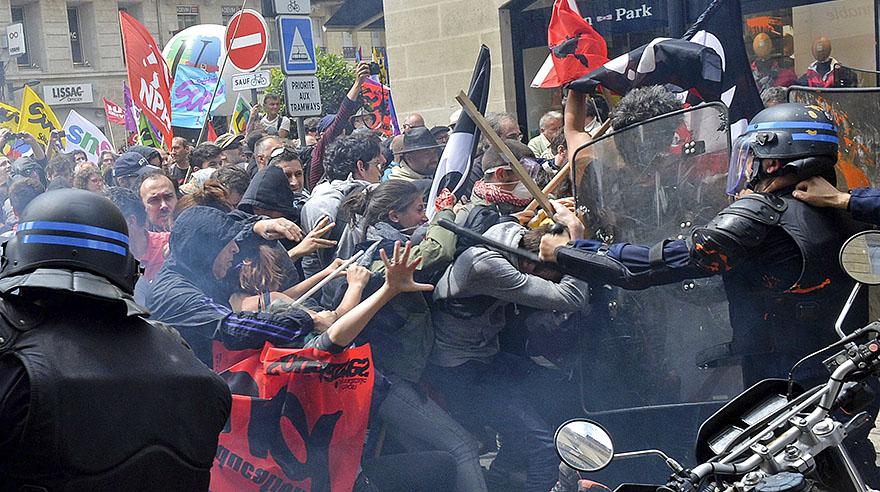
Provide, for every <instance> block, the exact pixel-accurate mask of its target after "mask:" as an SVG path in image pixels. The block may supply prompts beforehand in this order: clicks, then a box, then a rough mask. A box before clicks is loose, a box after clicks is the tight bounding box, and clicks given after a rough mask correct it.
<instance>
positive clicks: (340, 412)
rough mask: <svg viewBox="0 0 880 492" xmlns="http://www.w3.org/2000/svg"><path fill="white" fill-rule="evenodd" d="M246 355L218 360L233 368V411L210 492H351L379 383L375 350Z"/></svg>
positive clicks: (229, 372) (228, 374)
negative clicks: (373, 398) (269, 491)
mask: <svg viewBox="0 0 880 492" xmlns="http://www.w3.org/2000/svg"><path fill="white" fill-rule="evenodd" d="M246 352H247V354H246V355H245V358H243V359H240V357H234V358H232V359H224V360H223V361H222V362H221V364H222V365H224V366H225V365H227V364H228V363H232V365H231V366H230V367H228V368H227V369H226V370H225V371H224V372H223V373H221V374H220V375H221V376H222V377H223V378H224V379H225V380H226V383H227V384H228V385H229V389H230V390H231V391H232V412H231V414H230V415H229V422H228V423H227V425H226V429H224V430H223V432H221V433H220V438H219V442H218V446H217V455H216V457H215V459H214V468H213V469H212V470H211V490H213V491H214V492H258V491H261V490H277V491H283V490H291V491H293V490H296V491H304V492H325V491H332V492H342V491H350V490H351V489H352V487H353V486H354V482H355V478H356V477H357V472H358V468H359V465H360V461H361V455H362V453H363V448H364V437H365V435H366V428H367V419H368V418H369V413H370V401H371V399H372V391H373V383H374V378H375V368H374V367H373V359H372V354H371V352H370V346H369V345H362V346H359V347H354V348H349V349H347V350H345V351H343V352H341V353H339V354H330V353H327V352H321V351H319V350H317V349H289V348H275V347H272V346H271V345H269V344H266V346H265V347H263V350H262V351H246ZM254 352H256V353H254ZM216 356H217V354H216V352H215V363H217V362H220V360H218V359H217V358H216ZM238 359H240V360H238ZM236 360H238V362H234V361H236Z"/></svg>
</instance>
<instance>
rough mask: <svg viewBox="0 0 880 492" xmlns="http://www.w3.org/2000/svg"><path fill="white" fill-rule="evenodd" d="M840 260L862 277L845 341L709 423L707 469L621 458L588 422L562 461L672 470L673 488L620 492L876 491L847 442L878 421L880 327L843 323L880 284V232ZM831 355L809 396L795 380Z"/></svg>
mask: <svg viewBox="0 0 880 492" xmlns="http://www.w3.org/2000/svg"><path fill="white" fill-rule="evenodd" d="M840 263H841V266H842V267H843V269H844V271H846V273H847V274H848V275H849V276H850V277H851V278H853V279H854V280H855V281H856V285H855V287H854V288H853V292H852V294H851V295H850V298H849V300H848V302H847V303H846V305H845V306H844V307H843V310H842V311H841V313H840V316H839V317H838V319H837V323H836V325H835V330H836V331H837V333H838V335H840V337H841V339H840V340H839V341H837V342H835V343H833V344H831V345H829V346H828V347H825V348H824V349H822V350H819V351H817V352H815V353H812V354H809V355H807V356H806V357H804V358H803V359H801V360H800V361H799V362H798V363H797V364H795V366H794V367H793V368H792V371H791V372H790V373H789V377H788V379H768V380H764V381H761V382H759V383H757V384H756V385H754V386H752V387H751V388H749V389H747V390H746V391H744V392H743V393H741V394H740V395H739V396H737V397H736V398H734V399H733V400H731V401H730V402H728V403H727V404H726V405H724V406H723V407H722V408H721V409H720V410H718V411H717V412H716V413H715V414H714V415H712V416H711V417H709V419H707V420H706V421H705V422H703V424H702V425H701V426H700V430H699V433H698V437H697V443H696V458H697V461H698V462H700V464H699V465H697V466H695V467H693V468H690V469H686V468H684V467H683V466H682V465H681V464H680V463H679V462H678V461H676V460H675V459H673V458H671V457H669V456H667V455H666V454H665V453H663V452H662V451H660V450H656V449H648V450H642V451H633V452H623V453H617V452H615V450H614V445H613V442H612V439H611V436H610V434H609V433H608V432H607V431H606V430H605V429H604V428H603V427H602V425H600V424H599V423H597V422H594V421H591V420H587V419H574V420H570V421H568V422H566V423H564V424H563V425H562V426H560V427H559V429H558V430H557V431H556V436H555V443H556V450H557V453H558V454H559V457H560V459H561V460H562V461H563V462H564V463H565V464H566V465H568V466H569V467H571V468H574V469H575V470H578V471H580V472H597V471H599V470H602V469H603V468H605V467H606V466H608V464H610V463H611V462H612V461H614V460H623V459H631V458H636V457H643V456H658V457H660V458H662V459H663V460H664V461H665V463H666V465H668V467H669V468H670V469H671V470H672V475H671V476H670V478H669V479H668V480H667V482H666V484H665V485H659V484H657V485H647V484H641V485H640V484H631V483H630V484H622V485H620V486H619V487H618V488H617V489H616V492H698V491H700V492H702V491H709V490H711V491H719V492H868V491H869V490H870V489H869V488H868V487H867V485H866V484H865V481H864V480H863V479H862V477H861V475H860V473H859V471H858V470H857V469H856V467H855V464H854V461H853V459H852V458H851V456H850V454H849V453H848V451H847V450H846V449H845V448H844V446H843V444H844V440H845V439H846V437H847V436H848V435H850V434H852V433H853V432H854V431H855V430H856V429H858V428H860V427H862V426H863V425H865V424H868V423H869V422H870V418H869V416H868V414H867V412H864V409H865V408H866V407H867V405H868V404H870V403H871V401H872V400H873V398H874V394H873V392H872V390H871V388H870V387H869V385H868V384H867V381H869V380H870V379H872V378H876V377H877V376H878V375H880V322H873V323H871V324H869V325H867V326H865V327H863V328H860V329H857V330H855V331H854V332H853V333H850V334H846V333H844V332H843V330H842V328H841V327H842V326H843V322H844V320H845V318H846V315H847V313H848V312H849V310H850V308H851V307H852V305H853V302H854V301H855V298H856V295H857V294H858V292H859V289H860V288H861V287H862V286H863V285H880V231H866V232H862V233H859V234H856V235H855V236H853V237H851V238H850V239H849V240H847V242H846V243H845V244H844V245H843V247H842V248H841V252H840ZM833 350H836V352H833V353H832V352H831V351H833ZM828 353H832V355H831V356H830V357H827V358H825V359H824V360H823V364H824V365H825V367H826V368H827V369H828V370H829V372H830V373H831V375H830V377H829V378H828V380H827V382H826V383H824V384H821V385H819V386H816V387H814V388H811V389H806V390H805V389H803V388H801V387H800V386H799V385H798V384H796V383H795V379H794V377H793V374H794V373H795V371H796V369H797V368H798V367H799V366H800V365H801V364H803V363H804V362H806V361H807V360H810V359H813V358H815V357H818V356H820V355H822V354H828ZM847 416H852V417H850V418H848V417H847Z"/></svg>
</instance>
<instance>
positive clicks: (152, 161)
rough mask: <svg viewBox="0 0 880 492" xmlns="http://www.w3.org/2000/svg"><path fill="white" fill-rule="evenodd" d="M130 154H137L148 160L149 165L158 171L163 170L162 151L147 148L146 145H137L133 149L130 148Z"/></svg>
mask: <svg viewBox="0 0 880 492" xmlns="http://www.w3.org/2000/svg"><path fill="white" fill-rule="evenodd" d="M128 151H129V152H136V153H138V154H140V155H142V156H144V158H145V159H147V163H148V164H149V165H151V166H153V167H155V168H156V169H162V151H161V149H155V148H153V147H147V146H144V145H135V146H133V147H129V149H128Z"/></svg>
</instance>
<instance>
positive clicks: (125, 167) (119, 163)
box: [113, 152, 161, 189]
mask: <svg viewBox="0 0 880 492" xmlns="http://www.w3.org/2000/svg"><path fill="white" fill-rule="evenodd" d="M160 171H161V170H160V169H159V168H157V167H154V166H151V165H150V164H149V163H148V162H147V159H146V158H145V157H144V156H143V155H141V154H139V153H137V152H126V153H124V154H122V155H121V156H119V158H118V159H116V162H115V163H114V164H113V178H114V180H115V181H116V186H121V187H123V188H129V189H135V186H136V184H137V181H138V178H139V177H140V176H141V175H143V174H146V173H155V172H160Z"/></svg>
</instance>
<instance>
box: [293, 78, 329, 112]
mask: <svg viewBox="0 0 880 492" xmlns="http://www.w3.org/2000/svg"><path fill="white" fill-rule="evenodd" d="M284 98H285V100H286V101H287V114H288V115H290V116H292V117H303V116H319V115H320V114H321V110H322V109H323V108H322V106H321V89H320V87H319V85H318V77H315V76H314V75H305V76H294V77H286V78H285V79H284Z"/></svg>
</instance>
